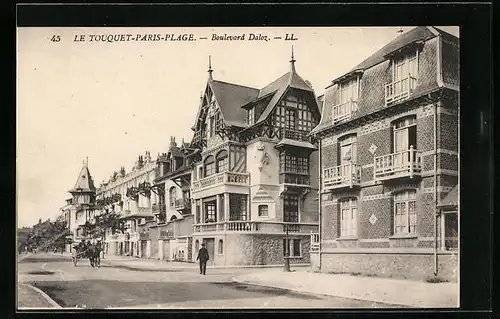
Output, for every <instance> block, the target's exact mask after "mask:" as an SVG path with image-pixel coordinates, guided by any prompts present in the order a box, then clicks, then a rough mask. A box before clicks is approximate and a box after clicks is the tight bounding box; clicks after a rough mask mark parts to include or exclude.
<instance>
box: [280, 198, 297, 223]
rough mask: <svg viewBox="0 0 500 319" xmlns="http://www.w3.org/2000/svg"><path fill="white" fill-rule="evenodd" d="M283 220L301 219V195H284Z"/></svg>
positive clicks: (294, 221)
mask: <svg viewBox="0 0 500 319" xmlns="http://www.w3.org/2000/svg"><path fill="white" fill-rule="evenodd" d="M283 221H284V222H292V223H297V222H298V221H299V196H298V195H294V194H285V195H284V196H283Z"/></svg>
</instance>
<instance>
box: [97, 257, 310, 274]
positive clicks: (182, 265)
mask: <svg viewBox="0 0 500 319" xmlns="http://www.w3.org/2000/svg"><path fill="white" fill-rule="evenodd" d="M106 262H107V263H109V264H112V265H115V266H122V267H127V268H133V269H138V270H166V271H168V270H177V269H199V265H198V263H193V262H180V261H165V260H158V259H154V258H147V259H146V258H137V257H128V256H116V255H106V256H105V258H104V259H103V258H101V263H106ZM306 266H307V268H309V267H308V265H302V266H296V268H297V269H299V268H305V267H306ZM231 268H279V269H281V268H283V266H282V265H248V266H213V265H207V269H231Z"/></svg>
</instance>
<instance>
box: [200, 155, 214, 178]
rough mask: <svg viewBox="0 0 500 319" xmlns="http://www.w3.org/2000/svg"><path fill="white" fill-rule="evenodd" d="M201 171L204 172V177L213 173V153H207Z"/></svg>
mask: <svg viewBox="0 0 500 319" xmlns="http://www.w3.org/2000/svg"><path fill="white" fill-rule="evenodd" d="M203 167H204V169H203V171H204V172H205V177H207V176H210V175H213V174H214V173H215V160H214V157H213V155H209V156H207V157H206V158H205V161H204V162H203Z"/></svg>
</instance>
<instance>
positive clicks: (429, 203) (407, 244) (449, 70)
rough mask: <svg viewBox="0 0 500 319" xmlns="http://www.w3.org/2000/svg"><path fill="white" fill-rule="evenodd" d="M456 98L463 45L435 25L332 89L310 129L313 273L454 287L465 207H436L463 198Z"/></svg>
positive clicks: (406, 37) (391, 46) (408, 36)
mask: <svg viewBox="0 0 500 319" xmlns="http://www.w3.org/2000/svg"><path fill="white" fill-rule="evenodd" d="M458 92H459V43H458V38H456V37H455V36H452V35H450V34H448V33H446V32H444V31H441V30H439V29H437V28H434V27H418V28H415V29H412V30H410V31H408V32H406V33H403V34H401V35H399V36H398V37H397V38H396V39H395V40H393V41H391V42H390V43H388V44H387V45H386V46H384V47H383V48H381V49H380V50H379V51H377V52H375V53H374V54H373V55H371V56H370V57H368V58H367V59H366V60H365V61H363V62H361V63H360V64H359V65H357V66H356V67H354V68H353V69H352V70H351V71H349V72H348V73H347V74H344V75H342V76H341V77H339V78H337V79H335V80H334V81H333V82H332V84H331V85H330V86H329V87H327V88H326V90H325V94H324V96H323V97H322V100H323V106H322V107H323V111H322V112H321V113H322V118H321V122H320V124H319V125H318V126H317V127H316V128H315V129H314V130H313V132H312V134H313V135H314V136H315V137H316V138H317V139H318V141H319V147H320V154H321V155H320V159H319V163H320V167H321V175H320V178H321V198H320V206H319V207H320V208H319V215H320V220H321V222H320V234H319V236H318V235H315V236H313V237H312V238H313V239H314V241H315V242H314V245H313V246H314V247H313V248H314V249H313V252H312V254H313V256H312V264H313V267H314V268H316V269H320V270H321V271H325V272H328V271H334V272H355V273H361V274H371V275H380V276H394V277H412V278H425V277H429V276H432V275H433V274H437V275H439V276H441V277H444V278H447V279H452V280H456V278H457V275H458V274H457V269H458V252H457V250H456V248H457V242H458V241H457V240H456V239H457V237H458V226H457V225H458V217H457V216H458V214H457V212H458V209H457V207H456V206H453V205H451V208H450V209H449V210H445V209H439V207H438V206H439V205H440V204H441V202H442V200H444V198H445V197H446V196H447V194H448V193H450V191H452V190H454V191H455V192H458V186H457V185H458V110H459V104H458ZM455 204H456V203H455ZM448 207H449V206H448ZM445 212H446V213H445ZM450 236H451V237H454V239H453V238H448V239H449V240H444V238H447V237H450Z"/></svg>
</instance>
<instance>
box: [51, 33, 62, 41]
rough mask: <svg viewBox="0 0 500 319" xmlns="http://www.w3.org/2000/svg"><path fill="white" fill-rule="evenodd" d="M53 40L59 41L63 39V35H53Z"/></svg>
mask: <svg viewBox="0 0 500 319" xmlns="http://www.w3.org/2000/svg"><path fill="white" fill-rule="evenodd" d="M50 41H52V42H59V41H61V36H60V35H53V36H52V39H50Z"/></svg>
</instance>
